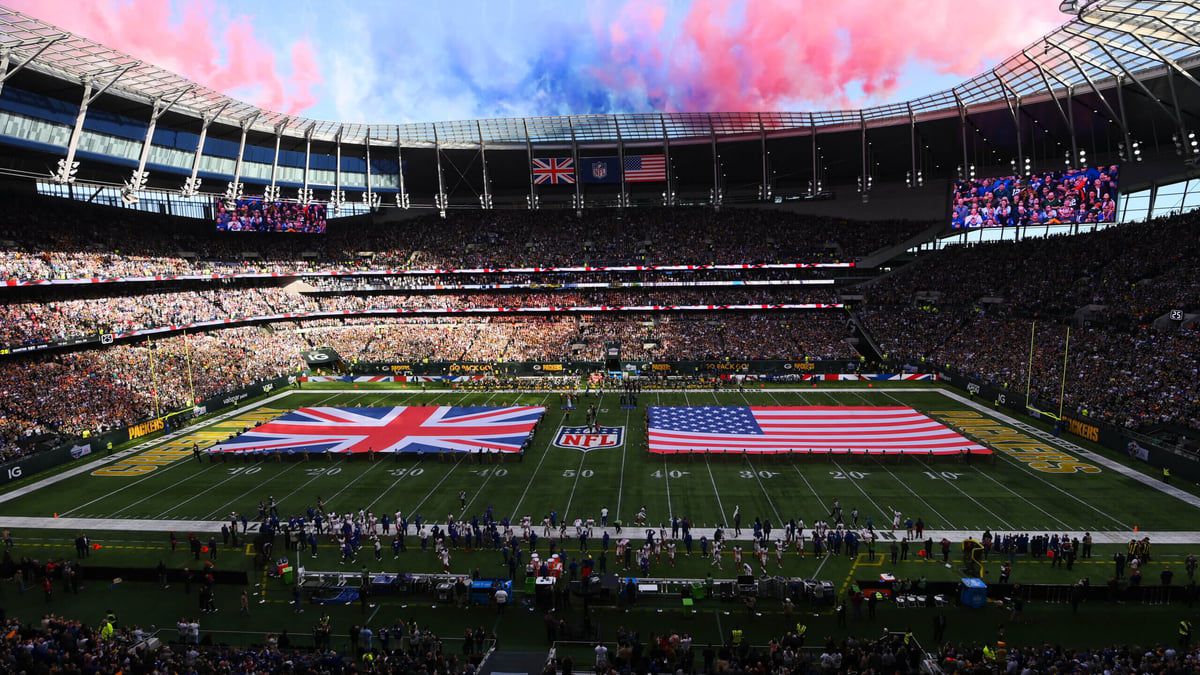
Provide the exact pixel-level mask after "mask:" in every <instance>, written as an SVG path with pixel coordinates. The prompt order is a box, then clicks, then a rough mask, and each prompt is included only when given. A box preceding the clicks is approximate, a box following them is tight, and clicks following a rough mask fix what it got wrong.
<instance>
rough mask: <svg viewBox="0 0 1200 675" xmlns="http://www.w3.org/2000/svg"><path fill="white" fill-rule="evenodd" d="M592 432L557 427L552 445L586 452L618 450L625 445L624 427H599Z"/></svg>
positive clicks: (582, 428)
mask: <svg viewBox="0 0 1200 675" xmlns="http://www.w3.org/2000/svg"><path fill="white" fill-rule="evenodd" d="M598 429H599V430H598V431H596V432H593V431H592V430H591V428H589V427H559V428H558V436H556V437H555V438H554V445H556V446H558V447H560V448H567V449H573V450H579V451H581V452H587V451H589V450H601V449H604V448H619V447H621V446H622V445H624V444H625V427H599V428H598Z"/></svg>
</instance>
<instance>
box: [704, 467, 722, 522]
mask: <svg viewBox="0 0 1200 675" xmlns="http://www.w3.org/2000/svg"><path fill="white" fill-rule="evenodd" d="M704 466H705V467H706V468H707V469H708V480H710V481H712V488H713V496H714V497H716V498H717V509H718V510H719V511H720V512H721V518H720V520H718V521H717V522H716V524H717V525H724V524H725V506H724V505H722V504H721V493H720V491H718V490H717V479H716V478H715V477H713V471H712V464H710V463H709V461H708V453H707V452H706V453H704Z"/></svg>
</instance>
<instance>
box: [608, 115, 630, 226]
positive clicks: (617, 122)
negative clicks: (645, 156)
mask: <svg viewBox="0 0 1200 675" xmlns="http://www.w3.org/2000/svg"><path fill="white" fill-rule="evenodd" d="M612 120H613V126H614V127H615V128H616V130H617V167H618V168H617V171H619V172H620V173H621V195H620V197H619V198H618V199H617V205H618V206H620V207H621V208H625V207H626V206H628V205H629V196H628V195H626V194H625V139H623V138H621V118H620V117H618V116H616V115H614V116H613V118H612Z"/></svg>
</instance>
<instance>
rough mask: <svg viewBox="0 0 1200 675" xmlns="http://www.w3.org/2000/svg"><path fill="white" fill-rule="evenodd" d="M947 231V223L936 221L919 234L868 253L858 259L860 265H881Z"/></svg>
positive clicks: (868, 266)
mask: <svg viewBox="0 0 1200 675" xmlns="http://www.w3.org/2000/svg"><path fill="white" fill-rule="evenodd" d="M945 231H946V224H945V223H941V222H939V223H934V224H933V225H930V226H929V227H927V228H925V229H924V230H921V231H920V232H918V233H917V234H914V235H913V236H911V237H909V238H908V239H905V240H904V241H902V242H900V243H898V244H893V245H891V246H885V247H883V248H881V249H879V250H877V251H874V252H872V253H868V254H867V255H866V257H864V258H863V259H861V260H859V261H858V266H859V267H867V268H874V267H879V266H880V265H882V264H883V263H885V262H887V261H889V260H891V259H893V258H896V257H898V256H901V255H904V254H905V253H906V252H908V249H910V248H912V247H914V246H920V245H921V244H924V243H925V242H927V241H932V240H934V239H936V238H937V236H938V235H939V234H942V233H944V232H945Z"/></svg>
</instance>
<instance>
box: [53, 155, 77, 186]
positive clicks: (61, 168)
mask: <svg viewBox="0 0 1200 675" xmlns="http://www.w3.org/2000/svg"><path fill="white" fill-rule="evenodd" d="M77 173H79V162H71V163H70V164H68V163H67V160H65V159H60V160H58V170H57V171H55V172H54V173H53V174H52V177H53V178H54V182H55V183H58V184H59V185H70V184H71V183H74V182H75V174H77Z"/></svg>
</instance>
